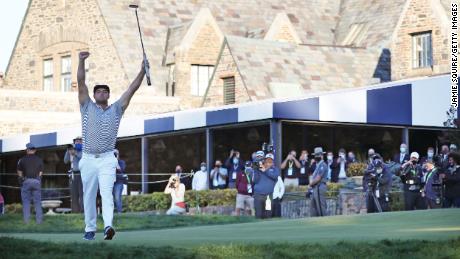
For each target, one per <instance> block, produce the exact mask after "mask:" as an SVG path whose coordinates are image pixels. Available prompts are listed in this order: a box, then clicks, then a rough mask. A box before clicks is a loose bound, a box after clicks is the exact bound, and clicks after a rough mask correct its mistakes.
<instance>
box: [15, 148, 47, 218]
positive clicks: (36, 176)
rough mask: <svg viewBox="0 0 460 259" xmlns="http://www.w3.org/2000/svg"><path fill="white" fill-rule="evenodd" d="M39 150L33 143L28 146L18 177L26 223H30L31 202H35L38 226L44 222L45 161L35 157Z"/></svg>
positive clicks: (20, 160)
mask: <svg viewBox="0 0 460 259" xmlns="http://www.w3.org/2000/svg"><path fill="white" fill-rule="evenodd" d="M36 151H37V149H36V148H35V146H34V145H33V144H32V143H28V144H27V145H26V153H27V155H26V156H24V157H22V158H21V159H19V162H18V168H17V171H18V176H19V184H20V185H21V198H22V211H23V214H24V222H25V223H26V224H28V223H29V219H30V202H31V201H32V200H33V202H34V206H35V219H36V221H37V224H41V223H42V221H43V211H42V201H41V200H42V197H41V189H42V188H41V177H42V175H43V167H44V165H43V160H42V159H41V158H40V157H38V156H37V155H35V153H36Z"/></svg>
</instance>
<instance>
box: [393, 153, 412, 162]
mask: <svg viewBox="0 0 460 259" xmlns="http://www.w3.org/2000/svg"><path fill="white" fill-rule="evenodd" d="M409 160H410V155H409V154H407V153H406V154H405V155H404V161H402V162H401V153H398V154H396V155H394V156H393V162H396V163H398V164H404V163H405V162H407V161H409Z"/></svg>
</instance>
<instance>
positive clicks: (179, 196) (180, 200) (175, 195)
mask: <svg viewBox="0 0 460 259" xmlns="http://www.w3.org/2000/svg"><path fill="white" fill-rule="evenodd" d="M164 193H165V194H171V208H170V209H169V210H168V211H167V212H166V215H179V214H184V213H185V202H184V195H185V185H184V184H182V183H181V182H180V177H179V176H177V175H176V174H173V175H171V177H170V178H169V181H168V184H167V185H166V188H165V191H164Z"/></svg>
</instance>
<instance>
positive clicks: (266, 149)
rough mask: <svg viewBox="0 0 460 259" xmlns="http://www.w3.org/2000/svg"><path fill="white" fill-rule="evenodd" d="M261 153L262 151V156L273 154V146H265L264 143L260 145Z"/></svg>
mask: <svg viewBox="0 0 460 259" xmlns="http://www.w3.org/2000/svg"><path fill="white" fill-rule="evenodd" d="M262 151H264V154H268V153H273V144H267V143H266V142H264V143H263V144H262Z"/></svg>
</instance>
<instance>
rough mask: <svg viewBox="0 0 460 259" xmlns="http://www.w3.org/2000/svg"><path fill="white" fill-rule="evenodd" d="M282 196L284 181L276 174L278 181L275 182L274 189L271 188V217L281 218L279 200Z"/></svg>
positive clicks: (281, 199)
mask: <svg viewBox="0 0 460 259" xmlns="http://www.w3.org/2000/svg"><path fill="white" fill-rule="evenodd" d="M283 196H284V183H283V179H281V176H278V181H277V182H276V184H275V189H274V190H273V208H272V210H273V215H272V216H273V217H274V218H281V201H283Z"/></svg>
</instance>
